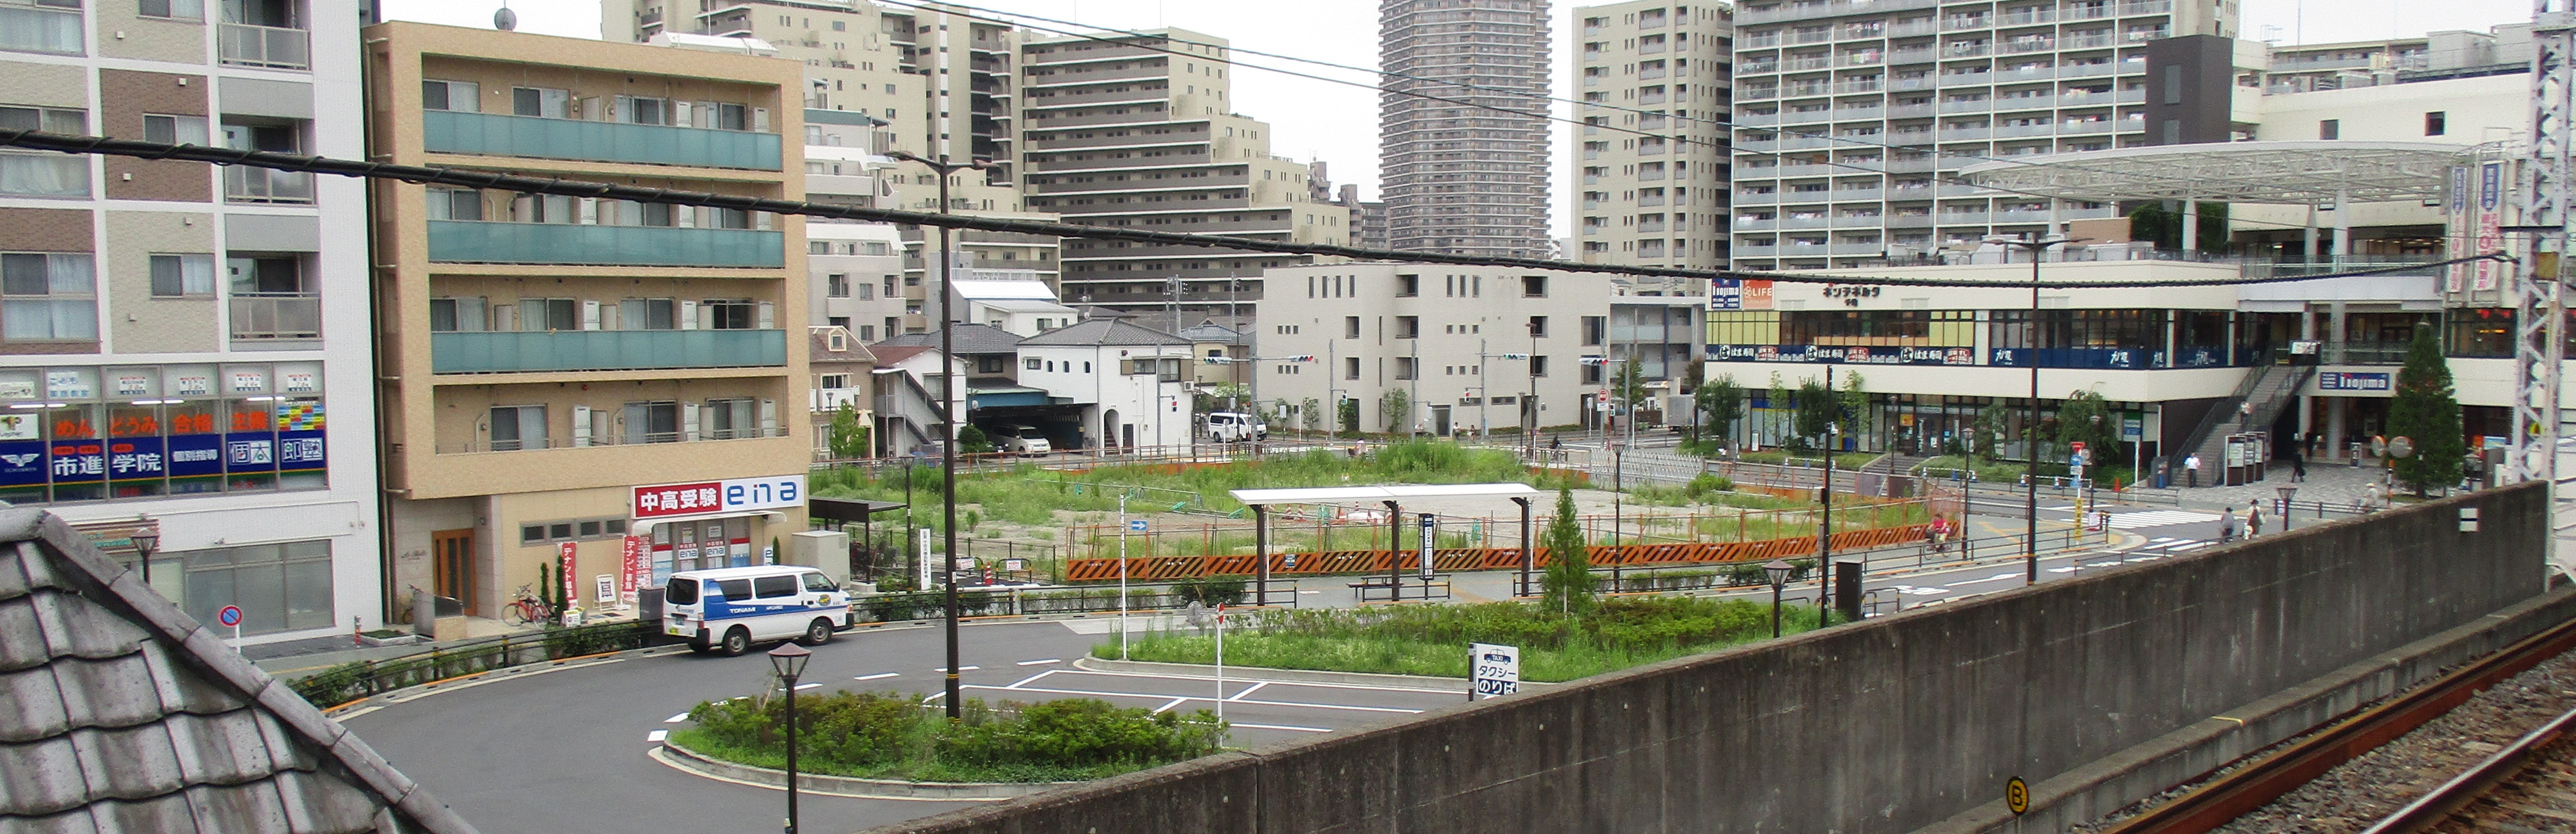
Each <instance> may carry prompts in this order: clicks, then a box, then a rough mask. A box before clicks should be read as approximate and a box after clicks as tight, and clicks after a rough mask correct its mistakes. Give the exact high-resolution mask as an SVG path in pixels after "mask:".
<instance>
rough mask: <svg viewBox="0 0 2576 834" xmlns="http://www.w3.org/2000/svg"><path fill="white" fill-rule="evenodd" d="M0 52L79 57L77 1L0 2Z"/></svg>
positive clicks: (78, 2)
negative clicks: (3, 50) (40, 53)
mask: <svg viewBox="0 0 2576 834" xmlns="http://www.w3.org/2000/svg"><path fill="white" fill-rule="evenodd" d="M48 6H51V7H54V8H46V7H48ZM31 7H32V8H31ZM57 9H59V10H57ZM0 49H6V50H12V51H17V52H52V53H56V54H61V55H78V54H81V49H82V45H81V13H80V0H0Z"/></svg>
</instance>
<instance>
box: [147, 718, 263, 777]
mask: <svg viewBox="0 0 2576 834" xmlns="http://www.w3.org/2000/svg"><path fill="white" fill-rule="evenodd" d="M259 725H260V720H259V714H258V713H256V712H252V711H250V710H242V711H238V712H231V713H225V714H223V715H212V716H207V715H174V716H171V717H170V720H169V721H168V722H166V723H165V724H164V726H166V727H168V728H169V742H170V748H171V751H172V755H173V757H174V758H173V762H174V763H175V766H176V767H177V769H178V772H179V774H180V776H181V777H182V778H183V779H184V780H185V781H186V782H187V784H190V785H233V784H240V783H243V782H248V781H251V780H254V779H258V778H260V777H262V776H266V775H268V774H269V773H271V772H274V771H276V770H278V769H279V760H280V759H281V758H283V759H286V760H287V761H288V762H292V761H293V759H292V757H291V755H289V756H279V755H278V754H277V753H276V752H275V751H274V750H273V749H272V748H271V747H270V746H269V745H270V743H271V740H270V739H269V738H268V736H267V734H265V733H262V732H261V731H260V726H259Z"/></svg>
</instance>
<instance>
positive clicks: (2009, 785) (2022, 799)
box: [2004, 776, 2030, 816]
mask: <svg viewBox="0 0 2576 834" xmlns="http://www.w3.org/2000/svg"><path fill="white" fill-rule="evenodd" d="M2004 807H2006V808H2010V809H2012V812H2013V816H2021V815H2022V814H2026V813H2029V812H2030V783H2028V782H2024V781H2022V780H2021V777H2019V776H2015V777H2013V778H2012V781H2010V782H2005V783H2004Z"/></svg>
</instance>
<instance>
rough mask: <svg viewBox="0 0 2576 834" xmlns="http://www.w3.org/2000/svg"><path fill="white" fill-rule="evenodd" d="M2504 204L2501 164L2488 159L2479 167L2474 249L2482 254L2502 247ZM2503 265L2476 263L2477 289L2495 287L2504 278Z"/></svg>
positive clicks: (2502, 169) (2482, 289)
mask: <svg viewBox="0 0 2576 834" xmlns="http://www.w3.org/2000/svg"><path fill="white" fill-rule="evenodd" d="M2503 206H2504V163H2502V162H2488V163H2484V164H2481V165H2479V166H2478V239H2477V248H2476V251H2474V252H2472V253H2471V254H2483V253H2487V252H2493V251H2496V250H2498V249H2501V248H2504V230H2503V228H2502V224H2503V219H2502V215H2503V212H2502V208H2503ZM2503 273H2504V265H2503V264H2499V263H2496V262H2495V261H2479V262H2478V283H2477V289H2478V291H2480V292H2485V291H2487V290H2492V289H2495V288H2496V284H2497V283H2498V280H2499V279H2501V278H2502V277H2503Z"/></svg>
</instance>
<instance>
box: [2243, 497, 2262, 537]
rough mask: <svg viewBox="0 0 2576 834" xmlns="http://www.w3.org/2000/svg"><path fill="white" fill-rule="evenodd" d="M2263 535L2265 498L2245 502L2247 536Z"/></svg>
mask: <svg viewBox="0 0 2576 834" xmlns="http://www.w3.org/2000/svg"><path fill="white" fill-rule="evenodd" d="M2260 535H2263V499H2260V498H2256V499H2254V500H2252V501H2247V502H2245V537H2246V538H2249V539H2250V538H2253V537H2255V536H2260Z"/></svg>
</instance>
